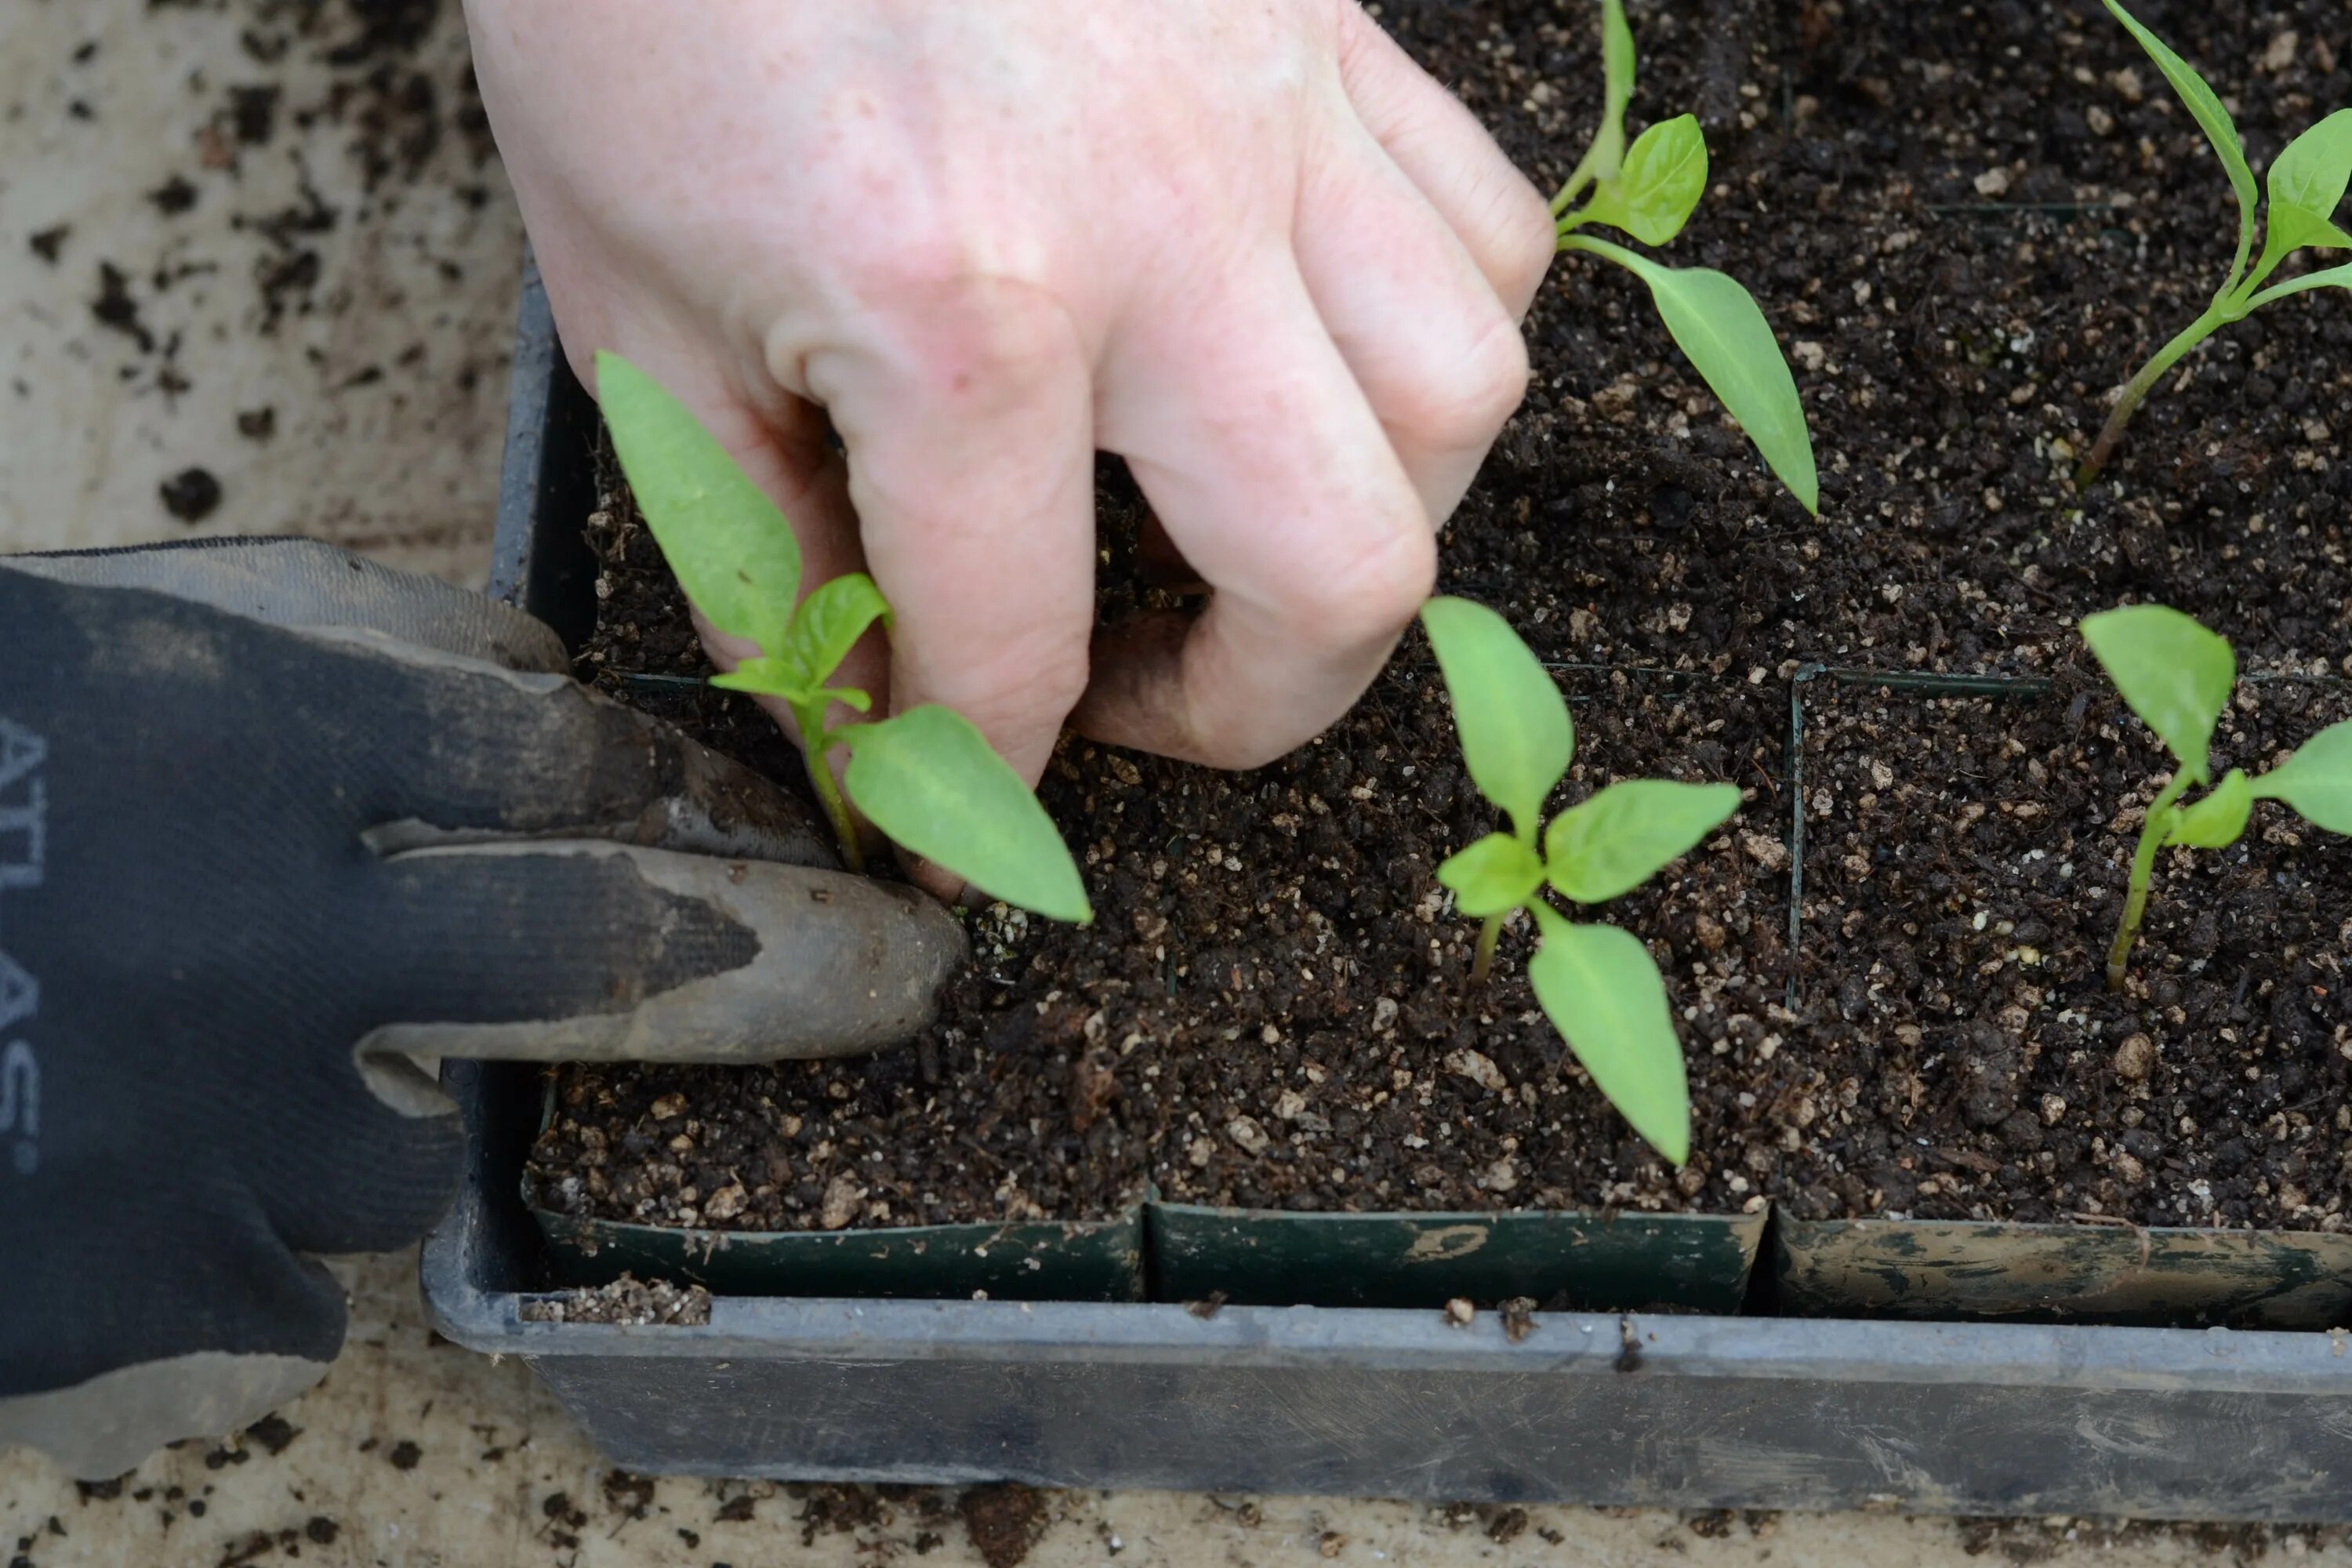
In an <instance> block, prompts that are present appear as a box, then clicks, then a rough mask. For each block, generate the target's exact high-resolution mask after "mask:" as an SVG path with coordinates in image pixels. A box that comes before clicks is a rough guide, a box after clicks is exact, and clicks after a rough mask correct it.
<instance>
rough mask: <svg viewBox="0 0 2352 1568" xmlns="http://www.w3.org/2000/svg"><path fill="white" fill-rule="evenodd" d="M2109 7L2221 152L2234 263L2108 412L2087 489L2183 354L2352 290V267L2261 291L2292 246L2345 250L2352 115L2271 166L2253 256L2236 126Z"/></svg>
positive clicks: (2250, 200) (2247, 182) (2332, 120)
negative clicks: (2284, 309) (2241, 326)
mask: <svg viewBox="0 0 2352 1568" xmlns="http://www.w3.org/2000/svg"><path fill="white" fill-rule="evenodd" d="M2106 6H2107V9H2108V10H2110V11H2112V12H2114V13H2115V14H2116V20H2117V21H2119V22H2121V23H2122V24H2123V25H2124V26H2126V27H2128V28H2130V29H2131V35H2132V37H2135V38H2137V39H2138V40H2139V42H2140V47H2142V48H2144V49H2146V50H2147V53H2148V58H2151V59H2153V60H2155V61H2156V63H2157V67H2158V69H2160V70H2162V71H2163V72H2164V78H2165V79H2166V80H2167V81H2168V82H2170V83H2171V84H2172V88H2173V90H2174V91H2175V92H2178V93H2179V95H2180V97H2181V100H2182V101H2183V102H2185V103H2187V104H2188V105H2189V114H2190V115H2191V116H2192V117H2194V118H2195V120H2196V121H2197V123H2198V124H2199V125H2200V126H2201V127H2202V128H2203V129H2204V132H2205V136H2206V140H2208V141H2210V142H2212V143H2213V151H2214V152H2215V153H2219V154H2220V155H2221V166H2222V167H2223V168H2225V169H2227V170H2228V171H2229V174H2230V185H2231V189H2232V190H2234V191H2236V192H2237V195H2238V258H2237V260H2235V261H2234V262H2232V263H2231V267H2230V276H2229V279H2228V280H2227V281H2225V282H2224V283H2223V284H2222V285H2221V292H2219V293H2217V294H2215V295H2214V296H2213V302H2212V304H2211V305H2210V306H2209V307H2208V308H2207V309H2206V311H2205V313H2204V314H2203V315H2201V316H2200V317H2198V318H2197V320H2196V321H2192V322H2190V323H2189V327H2188V330H2186V331H2183V332H2182V333H2181V334H2180V335H2179V337H2177V338H2175V339H2173V340H2172V341H2171V342H2168V343H2167V344H2165V345H2164V347H2163V348H2161V349H2159V350H2158V351H2157V355H2156V357H2155V358H2154V359H2152V360H2150V361H2148V362H2147V364H2146V365H2144V366H2142V367H2141V369H2140V373H2139V374H2137V375H2135V376H2133V377H2132V378H2131V382H2130V384H2128V385H2126V387H2125V388H2124V390H2123V392H2122V394H2121V395H2119V396H2118V397H2117V398H2116V407H2115V413H2114V414H2113V415H2112V416H2109V418H2108V420H2107V427H2106V428H2105V430H2102V431H2101V432H2100V433H2099V438H2098V440H2097V441H2096V442H2095V443H2094V444H2093V446H2092V447H2091V452H2090V456H2089V457H2087V458H2084V460H2083V466H2082V468H2080V469H2079V470H2077V472H2076V473H2075V476H2074V483H2075V486H2076V488H2078V489H2089V488H2090V486H2091V484H2092V483H2093V482H2094V481H2095V480H2096V479H2098V477H2099V472H2100V470H2101V469H2103V468H2105V467H2106V466H2107V462H2108V460H2109V459H2110V458H2113V457H2114V456H2115V455H2116V446H2117V445H2118V444H2120V443H2121V442H2122V440H2123V437H2124V430H2125V427H2126V426H2128V425H2130V424H2131V422H2132V416H2134V415H2136V414H2137V413H2138V412H2139V408H2140V405H2141V404H2143V403H2145V402H2147V395H2148V394H2149V393H2151V392H2153V391H2155V390H2156V386H2157V384H2158V382H2160V381H2162V380H2163V379H2164V377H2165V374H2166V373H2167V372H2168V371H2170V370H2171V369H2172V367H2173V366H2174V365H2177V364H2179V363H2180V361H2181V360H2182V358H2183V357H2185V356H2186V355H2187V354H2188V353H2189V351H2190V350H2192V349H2194V348H2196V347H2197V346H2198V345H2199V344H2200V343H2202V342H2204V341H2205V340H2206V339H2208V338H2210V337H2211V336H2212V335H2213V334H2214V333H2215V332H2218V331H2221V329H2222V328H2223V327H2226V326H2230V325H2232V324H2233V323H2235V322H2238V321H2244V320H2245V319H2246V318H2247V317H2248V316H2250V315H2252V314H2253V313H2254V312H2255V311H2256V310H2261V309H2262V308H2263V306H2265V305H2268V304H2272V303H2273V302H2274V301H2276V300H2284V299H2285V298H2287V297H2288V296H2289V295H2291V294H2301V293H2304V292H2305V291H2306V290H2308V289H2329V288H2335V289H2352V266H2343V267H2331V268H2324V269H2322V270H2320V271H2316V272H2306V273H2305V274H2304V275H2303V276H2302V277H2300V278H2295V279H2290V280H2289V281H2287V282H2284V283H2280V284H2275V285H2273V286H2272V287H2270V288H2264V287H2263V285H2264V284H2266V283H2269V282H2270V280H2271V277H2272V275H2273V273H2275V272H2276V271H2277V270H2278V269H2279V264H2280V263H2282V262H2284V260H2285V259H2286V258H2288V257H2290V256H2292V255H2294V253H2295V252H2296V251H2298V250H2352V234H2347V233H2346V232H2345V231H2344V230H2343V229H2341V228H2338V227H2337V226H2336V208H2337V207H2338V206H2340V205H2342V204H2343V201H2344V192H2345V189H2346V188H2347V186H2352V109H2344V110H2337V111H2336V113H2334V114H2331V115H2329V116H2328V117H2327V118H2326V119H2325V120H2323V121H2320V122H2319V123H2318V124H2316V125H2315V126H2313V127H2312V128H2311V129H2310V130H2308V131H2306V132H2304V133H2303V134H2302V135H2300V136H2298V137H2296V138H2295V139H2294V142H2290V143H2289V144H2288V146H2287V149H2286V151H2285V152H2284V153H2280V154H2279V155H2278V158H2277V161H2276V162H2274V163H2272V164H2271V167H2270V179H2269V185H2270V207H2269V212H2268V220H2269V221H2268V223H2267V224H2266V226H2265V229H2266V234H2265V237H2264V239H2263V251H2262V256H2261V258H2260V259H2259V260H2257V259H2256V258H2255V256H2254V226H2255V218H2256V216H2257V215H2258V214H2260V213H2261V212H2262V211H2263V198H2262V193H2261V192H2260V190H2259V189H2258V188H2257V187H2256V185H2255V184H2254V171H2253V169H2252V166H2251V165H2250V164H2248V163H2247V162H2246V149H2245V145H2244V143H2242V142H2240V141H2239V140H2238V127H2237V122H2236V121H2232V120H2231V118H2230V111H2229V110H2228V109H2227V108H2225V107H2224V106H2223V105H2222V102H2221V97H2220V95H2218V94H2217V93H2215V92H2214V90H2213V89H2211V88H2210V87H2208V86H2207V85H2206V83H2205V79H2204V78H2203V77H2200V76H2199V75H2198V74H2197V71H2196V69H2195V68H2194V67H2192V66H2190V65H2189V62H2188V61H2186V60H2184V59H2182V58H2180V57H2179V55H2177V54H2174V53H2173V52H2172V50H2171V48H2170V47H2168V46H2167V45H2166V44H2165V42H2164V40H2163V39H2161V38H2159V37H2157V36H2156V35H2155V34H2154V33H2151V32H2149V31H2148V30H2147V28H2146V27H2145V26H2141V25H2140V23H2139V21H2138V19H2137V18H2136V17H2135V16H2132V14H2131V13H2130V12H2128V11H2126V10H2125V9H2124V7H2123V6H2122V5H2120V4H2119V3H2118V0H2106ZM2249 263H2251V264H2252V267H2251V269H2249Z"/></svg>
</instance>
